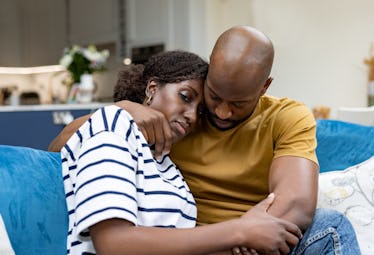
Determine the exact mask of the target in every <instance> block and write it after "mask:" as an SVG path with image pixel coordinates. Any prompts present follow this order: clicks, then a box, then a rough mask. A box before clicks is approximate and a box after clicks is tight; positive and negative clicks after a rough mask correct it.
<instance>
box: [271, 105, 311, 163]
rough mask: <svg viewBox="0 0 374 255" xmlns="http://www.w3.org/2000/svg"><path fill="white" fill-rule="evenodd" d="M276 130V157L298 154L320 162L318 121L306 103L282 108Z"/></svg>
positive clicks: (297, 155)
mask: <svg viewBox="0 0 374 255" xmlns="http://www.w3.org/2000/svg"><path fill="white" fill-rule="evenodd" d="M274 130H275V131H274V134H273V136H274V138H273V140H274V141H275V144H274V146H275V149H274V158H277V157H280V156H296V157H303V158H307V159H309V160H311V161H313V162H315V163H317V164H318V160H317V156H316V152H315V149H316V146H317V141H316V121H315V119H314V117H313V114H312V112H311V111H310V110H309V109H308V108H307V107H306V106H305V105H303V104H296V105H295V104H293V105H290V106H287V107H285V108H284V109H282V110H281V111H280V112H279V114H278V116H277V121H276V126H275V128H274Z"/></svg>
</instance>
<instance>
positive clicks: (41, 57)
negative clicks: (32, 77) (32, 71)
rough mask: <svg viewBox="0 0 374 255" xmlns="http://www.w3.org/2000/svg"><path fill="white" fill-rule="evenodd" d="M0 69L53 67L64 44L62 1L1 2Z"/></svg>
mask: <svg viewBox="0 0 374 255" xmlns="http://www.w3.org/2000/svg"><path fill="white" fill-rule="evenodd" d="M0 10H1V11H0V34H1V35H0V36H1V40H0V49H1V52H0V53H1V54H0V66H37V65H49V64H56V63H57V61H58V59H59V58H60V56H61V53H62V49H63V47H64V45H65V42H66V39H65V38H66V31H65V19H64V13H65V10H64V2H63V1H50V0H3V1H1V8H0Z"/></svg>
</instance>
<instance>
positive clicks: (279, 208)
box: [268, 156, 319, 231]
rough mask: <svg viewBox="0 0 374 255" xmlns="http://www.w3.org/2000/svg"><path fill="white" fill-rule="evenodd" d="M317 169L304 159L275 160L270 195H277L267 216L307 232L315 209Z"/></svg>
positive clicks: (270, 178)
mask: <svg viewBox="0 0 374 255" xmlns="http://www.w3.org/2000/svg"><path fill="white" fill-rule="evenodd" d="M318 169H319V167H318V165H317V164H316V163H314V162H313V161H311V160H308V159H305V158H301V157H294V156H282V157H279V158H276V159H274V160H273V162H272V164H271V167H270V174H269V192H270V193H274V194H276V196H277V199H276V200H275V201H274V203H273V204H272V206H271V207H270V208H269V210H268V212H269V213H270V214H271V215H273V216H276V217H279V218H282V219H285V220H288V221H291V222H293V223H295V224H296V225H297V226H299V228H300V229H301V230H303V231H305V230H306V228H307V227H308V226H309V224H310V223H311V222H312V220H313V216H314V212H315V209H316V204H317V192H318Z"/></svg>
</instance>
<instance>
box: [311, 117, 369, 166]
mask: <svg viewBox="0 0 374 255" xmlns="http://www.w3.org/2000/svg"><path fill="white" fill-rule="evenodd" d="M316 153H317V158H318V161H319V164H320V172H328V171H332V170H343V169H346V168H348V167H350V166H353V165H356V164H358V163H361V162H363V161H365V160H367V159H369V158H370V157H371V156H373V155H374V126H364V125H360V124H355V123H350V122H344V121H339V120H329V119H325V120H318V121H317V149H316Z"/></svg>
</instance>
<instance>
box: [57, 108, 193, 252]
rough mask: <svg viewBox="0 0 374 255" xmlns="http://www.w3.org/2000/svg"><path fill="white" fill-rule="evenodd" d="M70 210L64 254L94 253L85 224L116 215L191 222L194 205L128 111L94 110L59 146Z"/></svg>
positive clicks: (156, 222)
mask: <svg viewBox="0 0 374 255" xmlns="http://www.w3.org/2000/svg"><path fill="white" fill-rule="evenodd" d="M61 158H62V174H63V178H64V187H65V195H66V203H67V207H68V212H69V232H68V238H67V254H84V253H86V254H87V253H93V254H94V253H95V249H94V247H93V244H92V241H91V238H90V234H89V231H88V228H89V227H90V226H92V225H94V224H96V223H98V222H100V221H103V220H106V219H111V218H121V219H125V220H127V221H130V222H132V223H134V225H136V226H158V227H171V228H189V227H194V226H195V222H196V205H195V201H194V199H193V197H192V194H191V192H190V190H189V188H188V186H187V184H186V182H185V181H184V179H183V176H182V175H181V173H180V171H179V170H178V169H177V168H176V166H175V165H174V164H173V163H172V161H171V160H170V158H169V157H168V156H164V157H163V159H162V160H161V161H157V160H155V159H154V158H153V155H152V152H151V150H150V148H149V146H148V145H147V142H146V140H145V138H144V136H143V135H142V133H141V132H140V131H139V129H138V127H137V126H136V124H135V122H134V120H133V119H132V117H131V115H130V114H129V113H128V112H126V111H124V110H122V109H120V108H119V107H117V106H114V105H113V106H106V107H104V108H101V109H99V110H97V111H96V112H95V113H94V114H93V115H92V116H91V118H90V119H89V120H88V121H87V122H86V123H85V124H84V125H82V127H81V128H80V129H79V130H78V131H77V132H76V133H75V134H74V135H73V136H72V137H71V138H70V140H69V141H68V142H67V144H66V145H65V146H64V148H63V149H62V150H61Z"/></svg>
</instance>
